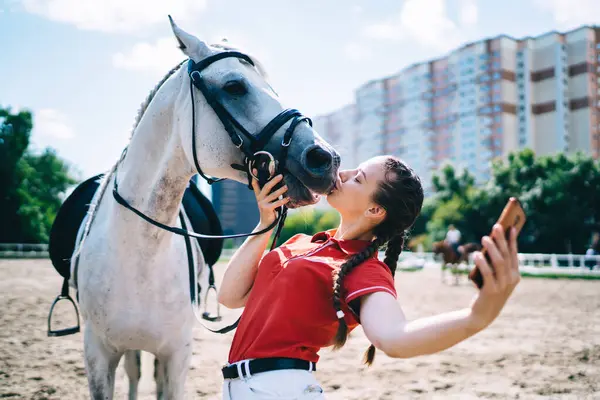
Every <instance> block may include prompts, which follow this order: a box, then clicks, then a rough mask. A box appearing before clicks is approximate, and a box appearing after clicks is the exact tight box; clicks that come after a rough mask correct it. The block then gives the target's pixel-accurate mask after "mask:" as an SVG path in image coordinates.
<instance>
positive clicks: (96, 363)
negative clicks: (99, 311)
mask: <svg viewBox="0 0 600 400" xmlns="http://www.w3.org/2000/svg"><path fill="white" fill-rule="evenodd" d="M83 342H84V343H83V347H84V359H85V368H86V371H87V377H88V386H89V389H90V396H91V398H92V399H94V400H112V398H113V394H114V389H115V370H116V369H117V365H118V364H119V360H120V359H121V356H122V354H123V353H120V352H118V351H117V350H116V349H114V348H111V347H110V346H108V345H106V344H105V343H103V342H102V340H101V339H100V338H99V337H98V336H96V334H95V333H94V332H93V331H92V329H91V326H90V325H88V326H87V327H86V329H85V333H84V339H83Z"/></svg>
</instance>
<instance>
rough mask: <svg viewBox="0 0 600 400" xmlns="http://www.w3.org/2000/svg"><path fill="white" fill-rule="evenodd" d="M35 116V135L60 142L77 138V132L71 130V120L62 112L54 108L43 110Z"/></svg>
mask: <svg viewBox="0 0 600 400" xmlns="http://www.w3.org/2000/svg"><path fill="white" fill-rule="evenodd" d="M33 115H34V121H33V130H34V134H37V135H40V136H47V137H50V138H53V139H60V140H65V139H71V138H73V137H75V132H74V131H73V128H71V125H70V121H69V119H68V118H67V116H66V115H64V114H63V113H61V112H60V111H58V110H54V109H52V108H43V109H41V110H39V111H37V112H35V113H34V114H33Z"/></svg>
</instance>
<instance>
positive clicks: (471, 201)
mask: <svg viewBox="0 0 600 400" xmlns="http://www.w3.org/2000/svg"><path fill="white" fill-rule="evenodd" d="M432 183H433V187H434V190H435V194H434V196H432V197H431V198H430V199H427V201H426V203H425V206H426V207H427V208H426V207H425V206H424V215H423V220H421V221H418V223H417V224H416V226H415V231H416V232H417V233H419V234H423V233H427V234H428V238H429V242H431V241H434V240H440V239H442V238H443V235H444V234H445V232H446V230H447V228H448V225H449V224H454V225H455V226H456V227H457V228H458V229H459V230H460V231H461V232H462V234H463V241H479V240H480V238H481V236H483V235H486V234H488V233H489V231H490V229H491V227H492V225H493V223H494V222H495V221H496V220H497V218H498V216H499V215H500V213H501V212H502V209H503V207H504V205H505V204H506V202H507V201H508V199H509V197H511V196H515V197H517V198H518V199H519V200H520V201H521V203H522V204H523V207H524V209H525V212H526V213H527V216H528V220H527V223H526V225H525V227H524V229H523V232H522V233H521V235H520V237H519V246H520V249H519V250H520V251H523V252H543V253H566V252H573V253H583V252H585V249H586V247H587V246H588V245H589V240H590V238H591V236H592V233H593V232H597V231H600V163H599V162H598V161H596V160H593V159H592V158H591V157H590V156H586V155H583V154H581V153H578V154H574V155H565V154H557V155H553V156H543V157H536V156H535V154H534V153H533V152H532V151H531V150H523V151H521V152H519V153H513V154H511V155H510V156H509V157H508V159H507V160H505V161H496V162H495V163H494V164H493V165H492V179H491V180H490V181H489V182H487V183H486V184H484V185H483V186H480V187H475V186H474V179H473V177H472V176H470V174H469V173H468V172H467V171H463V172H462V173H461V174H457V173H456V171H455V170H454V168H453V167H452V166H445V167H444V168H443V169H442V170H441V171H440V172H439V173H438V174H436V175H435V176H434V178H433V179H432ZM431 210H433V212H432V211H431ZM423 227H425V229H424V231H423Z"/></svg>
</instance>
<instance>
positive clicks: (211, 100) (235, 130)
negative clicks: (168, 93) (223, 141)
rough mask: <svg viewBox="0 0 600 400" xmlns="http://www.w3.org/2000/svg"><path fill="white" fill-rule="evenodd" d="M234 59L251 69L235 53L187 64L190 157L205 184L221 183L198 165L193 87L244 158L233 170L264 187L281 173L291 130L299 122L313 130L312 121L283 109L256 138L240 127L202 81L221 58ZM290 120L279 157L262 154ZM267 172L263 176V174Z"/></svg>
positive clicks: (220, 54) (250, 60)
mask: <svg viewBox="0 0 600 400" xmlns="http://www.w3.org/2000/svg"><path fill="white" fill-rule="evenodd" d="M231 57H235V58H238V59H240V60H244V61H245V62H247V63H248V64H250V65H252V66H254V62H253V61H252V59H251V58H250V57H248V56H247V55H246V54H243V53H240V52H237V51H226V52H223V53H218V54H215V55H213V56H210V57H207V58H205V59H203V60H201V61H199V62H197V63H196V62H194V61H193V60H189V61H188V75H189V76H190V97H191V99H192V153H193V157H194V164H195V166H196V170H198V173H199V174H200V176H202V178H204V180H206V182H208V183H209V184H212V183H214V182H217V181H219V180H220V179H214V178H210V177H208V176H206V175H205V174H204V172H202V168H201V167H200V164H199V163H198V157H197V154H196V123H195V118H196V111H195V104H194V103H195V102H194V86H195V87H196V88H197V89H198V90H200V92H202V94H203V95H204V98H205V99H206V102H207V103H208V104H209V105H210V107H211V108H212V109H213V111H214V112H215V114H217V117H219V120H220V121H221V123H222V124H223V127H224V128H225V130H226V131H227V133H228V134H229V138H230V139H231V142H232V143H233V144H234V145H235V147H237V148H238V149H240V150H241V151H242V152H243V153H244V155H245V157H244V165H239V164H232V167H233V168H235V169H237V170H240V171H243V172H245V173H246V174H247V176H248V185H250V183H251V182H252V178H253V177H255V178H256V179H258V181H259V183H260V185H261V186H262V185H264V184H265V183H266V181H268V180H269V179H271V178H273V177H274V176H275V174H276V173H279V172H282V170H283V165H284V164H285V159H286V157H287V149H288V147H289V145H290V142H291V140H292V135H293V134H294V130H295V129H296V127H297V126H298V124H299V123H301V122H308V124H309V125H311V126H312V121H311V120H310V118H308V117H305V116H303V115H302V113H301V112H300V111H298V110H295V109H286V110H283V111H282V112H280V113H279V114H278V115H277V116H275V118H273V119H272V120H271V121H270V122H269V123H268V124H267V125H266V126H265V127H264V128H263V129H262V130H261V131H260V132H258V133H256V134H252V133H250V132H249V131H248V130H247V129H246V128H244V126H243V125H242V124H240V123H239V122H238V121H237V120H236V119H235V118H234V117H233V116H232V115H231V113H230V112H229V111H228V110H227V108H225V106H224V105H223V104H221V103H220V102H219V101H218V99H217V97H216V96H215V95H214V94H213V92H212V91H211V90H210V87H209V86H208V84H207V83H206V81H205V80H204V78H203V77H202V71H203V70H204V69H206V68H207V67H208V66H209V65H211V64H213V63H214V62H216V61H219V60H222V59H224V58H231ZM289 120H292V123H291V124H290V126H289V127H288V129H287V130H286V132H285V134H284V137H283V140H282V141H281V154H280V157H279V159H278V160H276V159H275V157H273V155H272V154H271V153H269V152H267V151H265V150H264V148H265V147H266V145H267V143H269V141H270V140H271V138H272V137H273V135H275V133H277V131H278V130H279V129H280V128H281V127H282V126H283V125H285V124H286V123H287V122H288V121H289ZM265 156H266V157H267V158H268V160H267V161H268V162H267V164H266V165H265V167H266V168H258V167H261V165H260V161H261V159H263V158H264V157H265ZM253 168H256V169H257V170H258V171H259V174H258V176H255V175H254V174H253V173H252V169H253ZM265 172H266V174H265Z"/></svg>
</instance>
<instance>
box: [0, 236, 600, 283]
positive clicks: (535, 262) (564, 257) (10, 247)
mask: <svg viewBox="0 0 600 400" xmlns="http://www.w3.org/2000/svg"><path fill="white" fill-rule="evenodd" d="M235 250H236V249H223V252H222V254H221V260H223V261H226V260H227V259H228V258H230V257H231V256H232V255H233V253H234V252H235ZM48 257H49V255H48V245H47V244H20V243H0V258H48ZM384 257H385V255H384V253H380V259H381V260H383V258H384ZM398 262H399V265H400V267H401V268H402V267H403V268H422V267H425V268H439V267H440V265H441V256H435V255H434V254H433V253H430V252H414V253H413V252H410V251H403V252H402V254H401V255H400V258H399V260H398ZM470 264H471V265H473V262H472V260H471V262H470ZM519 264H520V269H521V271H523V272H527V273H530V274H536V273H541V274H543V273H557V274H566V275H569V274H591V275H598V276H600V255H598V256H586V255H583V254H537V253H519Z"/></svg>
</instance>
